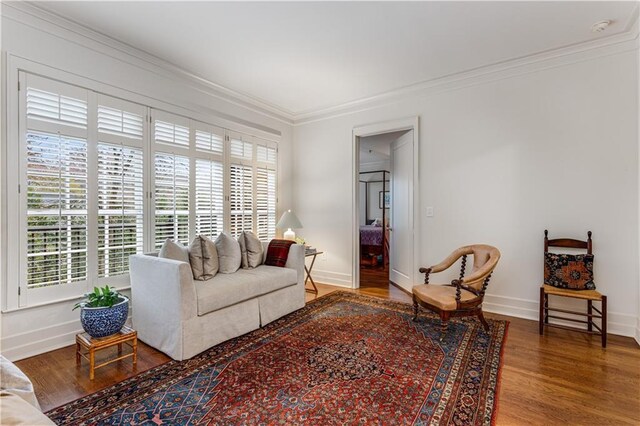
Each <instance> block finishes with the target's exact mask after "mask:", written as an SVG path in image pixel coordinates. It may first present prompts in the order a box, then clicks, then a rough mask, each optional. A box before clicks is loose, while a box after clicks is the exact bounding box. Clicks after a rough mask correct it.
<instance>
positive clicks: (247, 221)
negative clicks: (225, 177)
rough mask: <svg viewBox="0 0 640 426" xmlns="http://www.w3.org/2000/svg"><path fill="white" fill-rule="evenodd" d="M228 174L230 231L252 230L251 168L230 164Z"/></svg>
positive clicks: (235, 234) (237, 232)
mask: <svg viewBox="0 0 640 426" xmlns="http://www.w3.org/2000/svg"><path fill="white" fill-rule="evenodd" d="M229 170H230V175H229V205H230V212H229V213H230V222H231V223H230V228H229V229H230V232H231V235H233V236H234V237H237V236H239V235H240V234H241V233H242V231H253V168H252V167H251V166H245V165H242V164H231V165H230V168H229Z"/></svg>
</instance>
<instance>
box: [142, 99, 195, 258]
mask: <svg viewBox="0 0 640 426" xmlns="http://www.w3.org/2000/svg"><path fill="white" fill-rule="evenodd" d="M151 114H152V117H153V124H152V128H153V138H152V139H153V149H154V151H155V155H154V165H153V168H154V173H153V174H154V206H155V214H154V218H155V219H154V239H153V241H154V244H153V245H154V247H155V248H156V249H159V248H160V247H162V244H163V243H164V241H165V240H166V239H167V238H169V239H171V240H174V241H176V242H180V243H182V244H188V243H189V226H190V222H189V212H190V209H191V207H192V206H191V202H192V200H191V186H190V180H191V174H190V173H191V160H190V157H191V156H192V154H193V151H192V149H191V146H192V144H191V129H190V120H189V119H188V118H185V117H181V116H178V115H173V114H169V113H166V112H163V111H156V110H153V111H152V113H151Z"/></svg>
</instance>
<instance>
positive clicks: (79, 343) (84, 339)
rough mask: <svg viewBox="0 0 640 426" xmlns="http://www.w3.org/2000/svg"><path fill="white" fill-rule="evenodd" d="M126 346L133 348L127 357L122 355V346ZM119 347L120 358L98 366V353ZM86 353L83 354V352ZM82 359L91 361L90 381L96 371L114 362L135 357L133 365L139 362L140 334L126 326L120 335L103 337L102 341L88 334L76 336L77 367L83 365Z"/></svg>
mask: <svg viewBox="0 0 640 426" xmlns="http://www.w3.org/2000/svg"><path fill="white" fill-rule="evenodd" d="M123 344H126V345H128V346H129V347H131V349H132V351H131V352H130V353H128V354H126V355H122V345H123ZM114 345H118V356H117V357H116V358H113V359H110V360H109V361H106V362H103V363H102V364H98V365H96V360H95V356H96V352H97V351H99V350H101V349H106V348H109V347H111V346H114ZM83 348H84V350H85V351H86V352H84V353H83V352H82V350H83ZM87 355H88V356H87ZM81 357H82V358H84V359H86V360H87V361H89V379H90V380H93V378H94V377H95V374H94V373H95V370H96V369H97V368H100V367H104V366H105V365H107V364H111V363H112V362H116V361H120V360H121V359H125V358H129V357H133V365H134V367H135V365H136V364H137V362H138V332H137V331H135V330H133V329H131V328H129V327H127V326H126V325H125V326H124V327H122V330H120V331H119V332H118V333H116V334H113V335H111V336H107V337H103V338H100V339H95V338H93V337H91V336H89V335H88V334H87V333H80V334H77V335H76V365H77V366H80V365H81V363H82V359H81Z"/></svg>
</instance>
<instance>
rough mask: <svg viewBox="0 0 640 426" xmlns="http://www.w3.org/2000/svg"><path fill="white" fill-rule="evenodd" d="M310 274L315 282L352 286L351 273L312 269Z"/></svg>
mask: <svg viewBox="0 0 640 426" xmlns="http://www.w3.org/2000/svg"><path fill="white" fill-rule="evenodd" d="M311 276H312V277H313V280H314V281H315V282H317V283H322V284H329V285H335V286H337V287H346V288H353V285H352V279H351V278H352V277H351V274H343V273H341V272H332V271H324V270H321V269H314V270H313V271H312V272H311Z"/></svg>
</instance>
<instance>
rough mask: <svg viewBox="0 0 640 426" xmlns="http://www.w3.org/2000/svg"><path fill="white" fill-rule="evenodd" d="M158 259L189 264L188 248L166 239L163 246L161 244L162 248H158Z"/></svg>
mask: <svg viewBox="0 0 640 426" xmlns="http://www.w3.org/2000/svg"><path fill="white" fill-rule="evenodd" d="M158 257H162V258H164V259H173V260H179V261H180V262H186V263H189V248H187V247H185V246H183V245H182V244H180V243H176V242H174V241H172V240H170V239H169V238H167V240H166V241H165V242H164V244H162V247H161V248H160V253H158Z"/></svg>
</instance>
